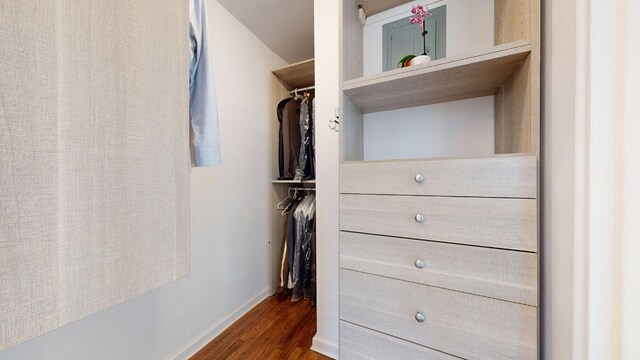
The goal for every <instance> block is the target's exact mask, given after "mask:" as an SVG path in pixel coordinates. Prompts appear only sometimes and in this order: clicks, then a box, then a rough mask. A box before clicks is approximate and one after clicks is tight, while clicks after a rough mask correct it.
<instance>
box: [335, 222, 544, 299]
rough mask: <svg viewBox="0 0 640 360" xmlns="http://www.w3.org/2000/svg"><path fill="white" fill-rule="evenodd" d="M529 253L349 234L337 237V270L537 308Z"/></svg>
mask: <svg viewBox="0 0 640 360" xmlns="http://www.w3.org/2000/svg"><path fill="white" fill-rule="evenodd" d="M537 261H538V260H537V255H536V254H534V253H527V252H520V251H509V250H500V249H490V248H482V247H473V246H465V245H454V244H444V243H437V242H431V241H421V240H408V239H400V238H392V237H385V236H376V235H365V234H357V233H350V232H341V234H340V267H341V268H343V269H348V270H355V271H359V272H365V273H369V274H374V275H380V276H384V277H390V278H395V279H400V280H406V281H411V282H414V283H419V284H425V285H431V286H437V287H441V288H445V289H451V290H458V291H462V292H467V293H471V294H477V295H482V296H487V297H491V298H495V299H501V300H506V301H512V302H517V303H521V304H526V305H531V306H537V304H538V293H537V286H538V285H537V284H538V267H537Z"/></svg>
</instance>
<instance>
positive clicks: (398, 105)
mask: <svg viewBox="0 0 640 360" xmlns="http://www.w3.org/2000/svg"><path fill="white" fill-rule="evenodd" d="M530 53H531V44H530V43H529V42H528V41H516V42H512V43H508V44H504V45H498V46H494V47H492V48H491V49H489V50H487V51H483V52H477V53H472V54H466V55H461V56H455V57H451V58H445V59H440V60H434V61H431V62H430V63H427V64H423V65H417V66H412V67H408V68H403V69H397V70H392V71H387V72H384V73H381V74H376V75H372V76H365V77H362V78H357V79H353V80H347V81H345V82H344V92H345V93H346V94H347V95H348V96H349V98H350V99H351V101H352V102H353V103H354V105H355V106H357V107H358V109H360V111H361V112H362V113H363V114H366V113H372V112H378V111H387V110H395V109H402V108H407V107H413V106H420V105H429V104H437V103H442V102H448V101H455V100H463V99H470V98H475V97H480V96H489V95H494V94H495V93H496V92H497V91H498V89H499V87H500V86H501V85H503V84H504V83H505V82H506V81H507V80H508V79H509V77H510V76H511V75H512V74H513V73H514V71H515V70H516V69H517V68H518V66H519V65H520V63H521V62H522V61H523V60H524V59H526V57H527V56H529V54H530Z"/></svg>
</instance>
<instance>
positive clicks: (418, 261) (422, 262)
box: [416, 259, 424, 269]
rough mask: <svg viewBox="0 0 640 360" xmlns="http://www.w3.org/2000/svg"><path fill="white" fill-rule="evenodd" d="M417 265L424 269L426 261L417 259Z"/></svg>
mask: <svg viewBox="0 0 640 360" xmlns="http://www.w3.org/2000/svg"><path fill="white" fill-rule="evenodd" d="M416 267H417V268H418V269H424V261H422V260H420V259H418V260H416Z"/></svg>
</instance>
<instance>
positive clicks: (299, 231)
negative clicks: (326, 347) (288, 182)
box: [277, 194, 316, 305]
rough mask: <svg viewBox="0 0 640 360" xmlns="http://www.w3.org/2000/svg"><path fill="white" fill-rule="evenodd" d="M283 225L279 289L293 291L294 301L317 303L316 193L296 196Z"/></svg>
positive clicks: (279, 290) (292, 298) (280, 290)
mask: <svg viewBox="0 0 640 360" xmlns="http://www.w3.org/2000/svg"><path fill="white" fill-rule="evenodd" d="M287 209H288V213H287V215H286V216H285V219H284V220H285V223H286V225H285V226H283V237H282V238H283V244H282V261H281V267H280V279H279V280H280V281H279V284H278V289H277V291H278V292H283V291H286V289H290V290H292V297H291V301H292V302H296V301H300V300H301V299H302V298H306V299H309V301H310V303H311V304H312V305H313V304H315V249H316V245H315V241H316V237H315V211H316V210H315V195H312V194H311V195H307V196H305V197H303V198H302V199H293V200H292V202H291V205H290V206H288V207H287Z"/></svg>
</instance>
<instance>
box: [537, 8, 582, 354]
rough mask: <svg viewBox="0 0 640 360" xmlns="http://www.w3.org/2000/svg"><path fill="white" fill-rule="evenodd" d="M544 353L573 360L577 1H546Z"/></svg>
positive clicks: (544, 71)
mask: <svg viewBox="0 0 640 360" xmlns="http://www.w3.org/2000/svg"><path fill="white" fill-rule="evenodd" d="M542 5H543V6H542V8H543V12H542V29H543V30H542V161H543V167H542V178H543V183H542V217H543V218H542V227H543V230H542V246H541V251H542V307H541V311H542V351H543V352H542V354H543V358H544V359H571V358H572V356H573V346H572V335H573V331H572V321H573V304H572V302H573V277H574V264H573V257H574V239H575V237H576V228H575V220H576V219H575V216H576V212H575V206H574V203H575V200H576V196H575V183H576V176H577V175H576V170H575V164H576V148H575V146H576V143H575V134H576V90H577V89H576V81H577V77H576V61H577V60H576V1H575V0H565V1H552V0H543V1H542Z"/></svg>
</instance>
